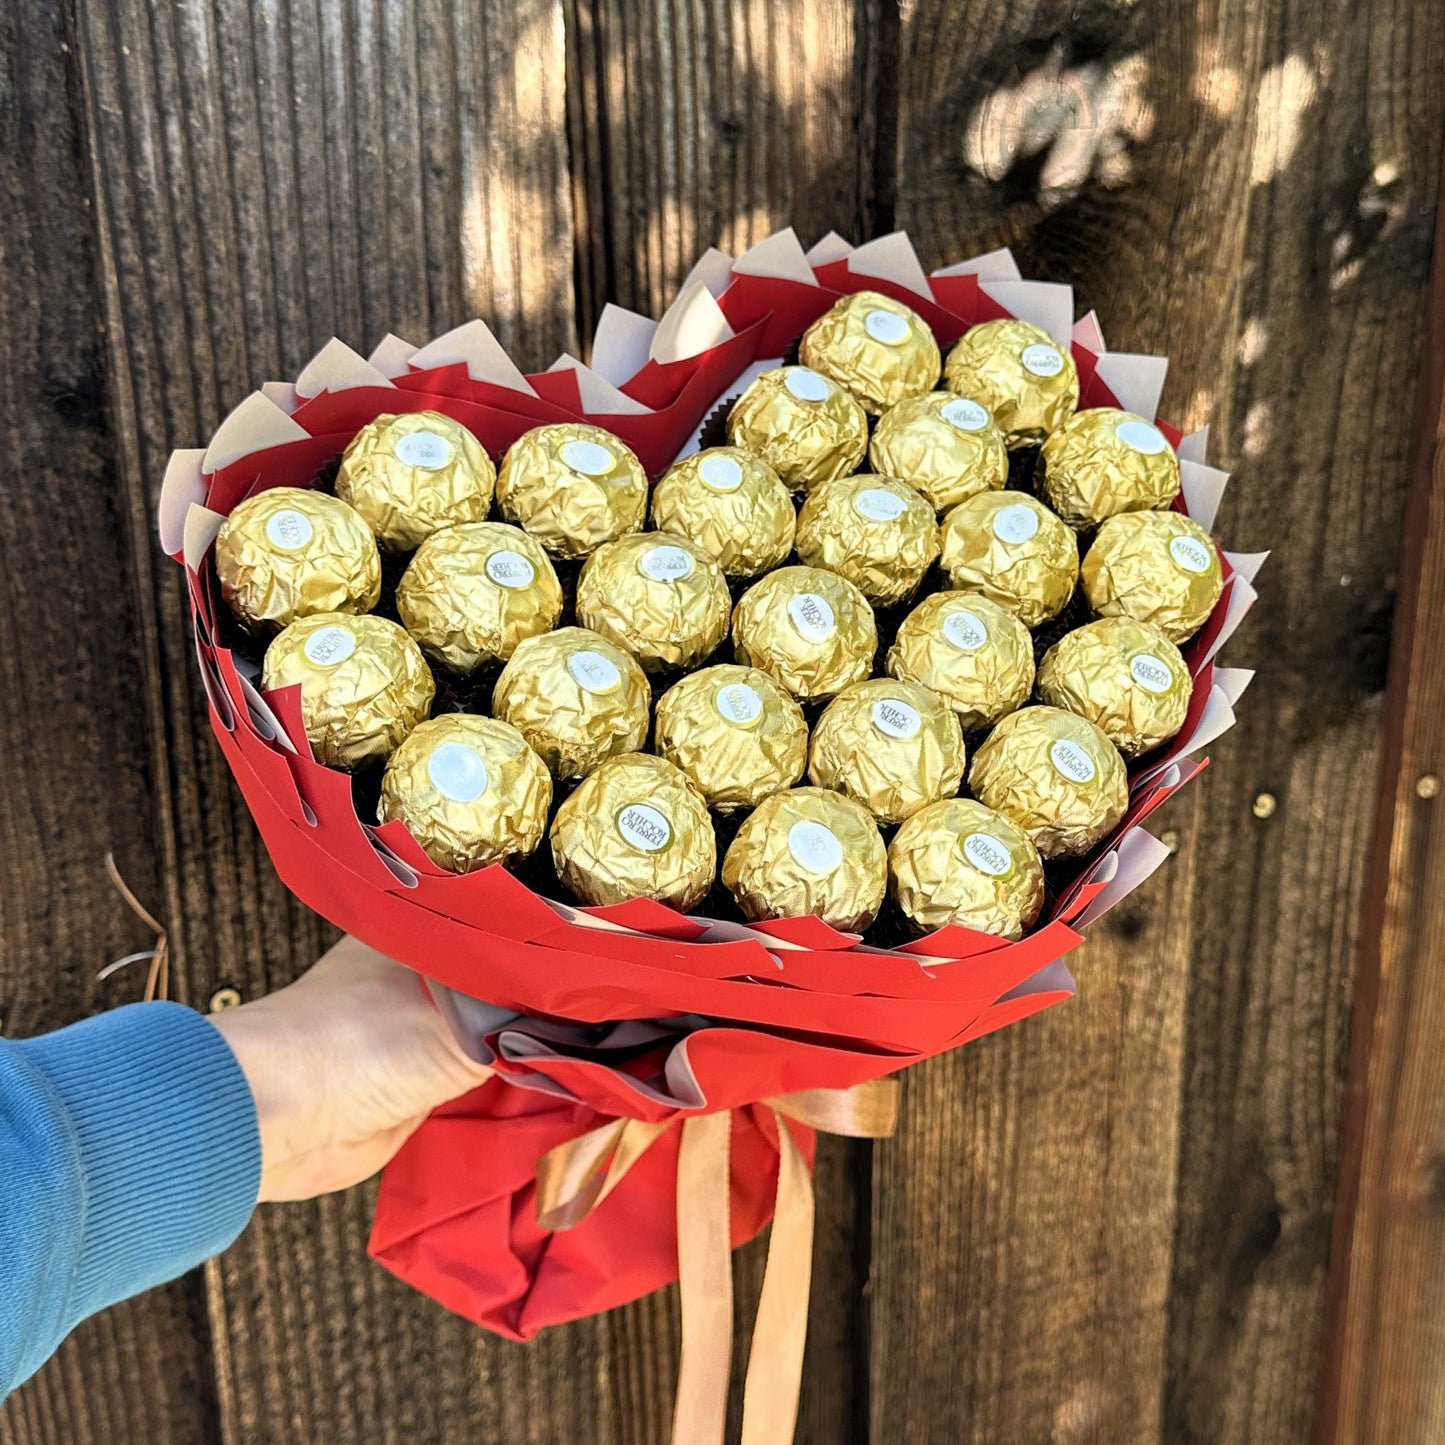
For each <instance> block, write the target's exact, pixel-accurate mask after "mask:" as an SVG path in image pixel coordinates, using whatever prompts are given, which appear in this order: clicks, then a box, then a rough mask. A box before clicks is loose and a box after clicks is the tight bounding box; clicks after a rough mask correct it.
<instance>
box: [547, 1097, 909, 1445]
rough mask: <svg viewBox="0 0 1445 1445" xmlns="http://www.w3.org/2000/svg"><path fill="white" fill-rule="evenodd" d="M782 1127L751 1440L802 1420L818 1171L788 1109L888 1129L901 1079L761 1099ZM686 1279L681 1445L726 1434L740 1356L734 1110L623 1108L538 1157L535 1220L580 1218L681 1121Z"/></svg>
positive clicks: (862, 1135)
mask: <svg viewBox="0 0 1445 1445" xmlns="http://www.w3.org/2000/svg"><path fill="white" fill-rule="evenodd" d="M761 1102H762V1103H763V1104H764V1105H765V1106H766V1107H768V1108H770V1109H771V1110H772V1111H773V1121H774V1123H775V1124H776V1125H777V1129H778V1197H777V1204H776V1207H775V1210H774V1215H773V1230H772V1236H771V1238H770V1239H769V1241H768V1260H767V1266H766V1268H765V1270H764V1273H763V1288H762V1294H761V1296H760V1297H759V1300H758V1315H757V1323H756V1325H755V1326H754V1328H753V1342H752V1347H751V1350H750V1351H749V1354H748V1372H747V1377H746V1383H745V1386H744V1390H743V1429H742V1445H788V1442H789V1441H791V1440H792V1438H793V1431H794V1428H795V1426H796V1424H797V1416H798V1395H799V1392H800V1390H801V1387H802V1379H803V1346H804V1343H805V1340H806V1337H807V1330H808V1291H809V1289H810V1287H811V1283H812V1271H813V1181H812V1176H811V1175H810V1174H809V1172H808V1164H807V1160H806V1159H805V1158H804V1157H803V1152H802V1150H801V1149H799V1148H798V1145H797V1142H796V1141H795V1140H794V1138H793V1136H792V1134H791V1133H790V1132H789V1130H788V1127H787V1125H786V1124H785V1123H784V1119H785V1118H788V1119H795V1120H797V1122H798V1123H800V1124H806V1125H807V1126H808V1127H809V1128H811V1129H816V1130H818V1131H820V1132H821V1133H825V1134H843V1135H847V1136H849V1137H852V1138H858V1139H884V1138H887V1137H888V1136H889V1135H890V1134H892V1133H893V1130H894V1128H895V1127H896V1125H897V1122H898V1081H897V1080H896V1079H871V1080H869V1081H867V1082H865V1083H862V1084H856V1085H854V1086H853V1087H852V1088H851V1089H804V1090H800V1091H799V1092H797V1093H795V1094H782V1095H779V1096H777V1097H776V1098H771V1099H764V1100H762V1101H761ZM679 1123H680V1125H681V1128H682V1138H681V1140H680V1141H679V1145H678V1158H677V1256H678V1283H679V1285H680V1287H681V1291H682V1358H681V1362H680V1365H679V1369H678V1380H677V1402H676V1405H675V1407H674V1411H673V1425H672V1440H673V1445H722V1442H723V1436H724V1432H725V1430H726V1426H727V1398H728V1373H729V1368H730V1365H731V1360H732V1319H733V1307H732V1295H733V1288H732V1240H731V1233H730V1228H729V1203H728V1196H729V1165H728V1151H729V1145H730V1141H731V1138H732V1111H731V1110H723V1111H720V1112H718V1113H712V1114H689V1115H686V1116H684V1117H682V1118H681V1119H678V1118H673V1119H669V1120H666V1121H665V1122H663V1123H646V1122H644V1121H643V1120H641V1119H613V1120H610V1121H609V1122H608V1123H606V1124H603V1125H601V1126H599V1127H598V1128H596V1129H592V1130H590V1131H589V1132H588V1133H586V1134H582V1135H580V1136H579V1137H578V1138H576V1139H569V1140H568V1141H567V1142H566V1143H565V1144H559V1145H558V1146H557V1147H556V1148H555V1149H553V1150H551V1151H550V1152H549V1153H547V1154H546V1155H544V1156H543V1158H542V1159H541V1160H540V1161H539V1163H538V1166H537V1222H538V1223H539V1224H540V1225H541V1226H542V1228H544V1229H571V1228H572V1227H573V1226H574V1225H577V1224H580V1223H581V1222H582V1221H583V1220H584V1219H586V1217H587V1216H588V1215H589V1214H590V1213H591V1212H592V1211H593V1210H594V1209H595V1208H597V1206H598V1205H599V1204H601V1203H602V1201H603V1200H604V1199H606V1198H607V1196H608V1195H609V1194H610V1193H611V1192H612V1191H613V1190H614V1189H615V1188H616V1187H617V1185H618V1184H619V1183H621V1181H622V1180H623V1178H624V1177H625V1176H626V1174H627V1171H628V1170H629V1169H631V1168H632V1166H633V1165H634V1164H635V1163H636V1162H637V1161H638V1160H639V1159H640V1158H641V1157H642V1156H643V1154H644V1153H646V1151H647V1149H648V1148H649V1146H650V1145H652V1143H653V1142H654V1141H655V1140H656V1139H658V1138H659V1137H660V1136H661V1135H662V1134H663V1133H665V1132H666V1131H667V1130H668V1129H670V1128H672V1127H673V1126H674V1125H677V1124H679Z"/></svg>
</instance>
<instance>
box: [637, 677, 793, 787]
mask: <svg viewBox="0 0 1445 1445" xmlns="http://www.w3.org/2000/svg"><path fill="white" fill-rule="evenodd" d="M654 724H655V746H656V748H657V751H658V752H659V753H660V754H661V755H662V756H663V757H665V758H667V759H668V761H669V762H673V763H676V764H677V766H678V767H680V768H681V769H682V770H683V772H685V773H686V774H687V775H688V777H690V778H691V779H692V781H693V782H694V783H695V784H696V786H697V788H698V790H699V791H700V792H701V793H702V795H703V797H705V798H706V799H707V801H708V803H709V805H710V806H712V807H714V808H716V809H718V811H719V812H731V811H732V810H733V809H735V808H754V807H756V806H757V805H758V804H759V803H760V802H762V800H763V799H764V798H766V797H767V796H768V794H769V793H776V792H777V791H778V790H779V789H780V788H790V787H792V785H793V784H794V783H796V782H797V781H798V779H799V778H801V777H802V776H803V769H804V768H805V767H806V766H807V762H808V725H807V723H806V722H804V721H803V710H802V708H800V707H799V706H798V704H797V703H796V702H794V701H793V699H792V698H791V697H789V696H788V694H787V693H786V692H784V691H783V689H782V688H781V687H779V686H778V684H777V683H776V682H774V681H773V679H772V678H770V677H769V676H768V675H767V673H765V672H759V671H758V669H757V668H755V667H737V666H734V665H733V664H731V663H723V664H721V665H719V666H717V667H705V668H703V669H702V670H701V671H700V672H694V673H690V674H689V675H688V676H687V677H685V678H683V679H682V681H681V682H678V683H675V684H674V685H673V686H672V687H670V688H668V690H667V691H666V692H665V693H663V695H662V696H661V697H660V698H658V700H657V708H656V711H655V714H654Z"/></svg>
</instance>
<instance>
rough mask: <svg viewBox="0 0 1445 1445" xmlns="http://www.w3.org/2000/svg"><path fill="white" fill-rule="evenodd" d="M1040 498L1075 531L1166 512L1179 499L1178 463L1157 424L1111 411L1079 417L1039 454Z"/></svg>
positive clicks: (1103, 409)
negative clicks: (1117, 519) (1130, 515)
mask: <svg viewBox="0 0 1445 1445" xmlns="http://www.w3.org/2000/svg"><path fill="white" fill-rule="evenodd" d="M1037 480H1038V487H1039V495H1040V496H1042V497H1043V499H1044V501H1046V502H1047V503H1048V504H1049V506H1051V507H1052V508H1053V509H1054V511H1056V512H1057V513H1058V514H1059V516H1061V517H1062V518H1063V519H1064V521H1066V522H1067V523H1068V524H1069V525H1070V526H1071V527H1094V526H1097V525H1098V524H1099V523H1100V522H1102V521H1105V520H1106V519H1107V518H1109V517H1116V516H1118V515H1119V514H1120V513H1121V512H1144V511H1152V510H1155V509H1157V508H1159V507H1167V506H1168V505H1169V503H1170V502H1172V501H1173V500H1174V498H1175V497H1177V496H1178V495H1179V458H1178V457H1177V456H1175V455H1174V448H1173V447H1171V446H1170V445H1169V442H1168V440H1167V438H1166V437H1165V435H1164V433H1163V432H1162V431H1160V430H1159V428H1158V427H1157V426H1155V425H1154V424H1153V422H1149V421H1145V420H1144V418H1143V417H1142V416H1135V415H1134V413H1133V412H1132V411H1120V410H1119V409H1118V408H1117V407H1112V406H1093V407H1089V408H1088V409H1087V410H1086V411H1077V412H1075V413H1074V414H1073V416H1071V417H1070V418H1069V419H1068V421H1066V422H1064V423H1063V425H1062V426H1060V427H1059V428H1058V429H1057V430H1056V431H1053V432H1050V433H1049V437H1048V440H1047V441H1045V442H1044V445H1043V448H1042V450H1040V452H1039V460H1038V466H1037Z"/></svg>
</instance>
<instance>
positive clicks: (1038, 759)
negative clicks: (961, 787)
mask: <svg viewBox="0 0 1445 1445" xmlns="http://www.w3.org/2000/svg"><path fill="white" fill-rule="evenodd" d="M968 785H969V787H970V788H971V789H972V790H973V793H974V796H975V797H977V798H978V799H979V801H980V802H982V803H985V804H986V805H987V806H988V807H990V808H992V809H993V810H994V811H995V812H997V813H1002V814H1003V815H1004V817H1006V818H1011V819H1012V820H1013V821H1014V822H1015V823H1017V824H1018V826H1019V827H1020V828H1022V829H1023V830H1024V832H1025V833H1027V834H1028V835H1029V837H1030V838H1032V839H1033V841H1034V846H1035V847H1036V848H1037V849H1038V850H1039V852H1040V853H1041V854H1042V855H1043V856H1044V857H1045V858H1062V857H1073V856H1075V855H1077V854H1080V853H1087V852H1088V851H1089V849H1090V848H1092V847H1093V846H1094V844H1095V843H1097V842H1098V841H1099V840H1100V839H1101V838H1103V837H1105V836H1106V835H1107V834H1108V833H1109V832H1110V831H1111V830H1112V829H1113V827H1114V825H1115V824H1116V823H1118V821H1119V819H1120V818H1122V817H1123V816H1124V810H1125V808H1127V807H1128V804H1129V779H1128V776H1127V774H1126V773H1125V771H1124V760H1123V758H1121V757H1120V756H1119V750H1118V749H1117V748H1116V747H1115V746H1114V744H1113V743H1111V742H1110V741H1109V739H1108V738H1106V737H1105V736H1104V734H1103V733H1101V732H1100V731H1099V729H1098V728H1096V727H1095V726H1094V724H1093V723H1091V722H1090V721H1089V720H1088V719H1087V718H1081V717H1077V716H1075V715H1074V714H1073V713H1071V712H1065V711H1064V710H1063V709H1062V708H1057V707H1024V708H1020V709H1019V710H1018V711H1017V712H1011V713H1010V714H1009V715H1008V716H1007V717H1006V718H1004V720H1003V721H1002V722H1001V723H999V725H998V726H997V727H996V728H994V730H993V731H992V732H991V733H990V734H989V735H988V738H987V740H986V741H985V742H984V744H983V746H982V747H981V748H979V750H978V751H977V752H976V753H975V754H974V755H973V765H972V766H971V767H970V768H969V770H968Z"/></svg>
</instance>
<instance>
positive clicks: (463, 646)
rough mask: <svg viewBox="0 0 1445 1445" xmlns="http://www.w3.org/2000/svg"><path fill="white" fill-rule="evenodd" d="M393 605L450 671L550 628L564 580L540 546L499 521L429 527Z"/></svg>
mask: <svg viewBox="0 0 1445 1445" xmlns="http://www.w3.org/2000/svg"><path fill="white" fill-rule="evenodd" d="M396 610H397V612H398V613H400V615H401V620H402V622H403V624H404V625H405V627H406V630H407V631H408V632H409V633H411V635H412V636H413V637H414V638H416V640H417V641H418V642H419V643H420V644H421V647H422V651H423V652H425V653H426V654H427V656H428V657H431V658H433V659H434V660H435V661H437V662H441V663H444V664H445V665H446V666H447V667H449V668H451V669H452V671H453V672H459V673H468V672H471V671H473V670H474V669H475V668H476V667H478V666H479V665H480V664H482V663H484V662H490V661H493V660H499V661H502V662H505V661H506V660H507V659H508V658H509V657H510V656H511V655H512V653H513V651H515V649H516V646H517V644H518V643H519V642H521V641H522V640H523V638H526V637H534V636H536V634H537V633H539V632H547V631H550V630H551V629H552V628H553V627H555V626H556V625H557V619H558V618H559V617H560V616H561V615H562V587H561V584H560V583H559V582H558V581H557V574H556V572H554V571H553V570H552V563H551V560H550V559H549V558H548V556H547V554H546V552H544V551H543V550H542V548H541V546H540V545H539V544H538V543H537V542H536V541H535V540H534V539H533V538H531V537H529V536H528V535H527V534H526V533H525V532H523V531H522V530H521V529H520V528H518V527H509V526H507V525H506V523H504V522H466V523H463V524H462V525H461V526H458V527H448V528H447V529H446V530H445V531H442V532H436V533H433V534H432V536H430V537H428V538H427V539H426V541H425V542H423V543H422V544H421V546H420V547H418V548H417V550H416V556H414V557H413V558H412V559H411V565H410V566H409V567H408V568H407V569H406V571H405V572H404V573H403V574H402V578H401V581H400V582H399V583H398V584H397V588H396Z"/></svg>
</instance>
